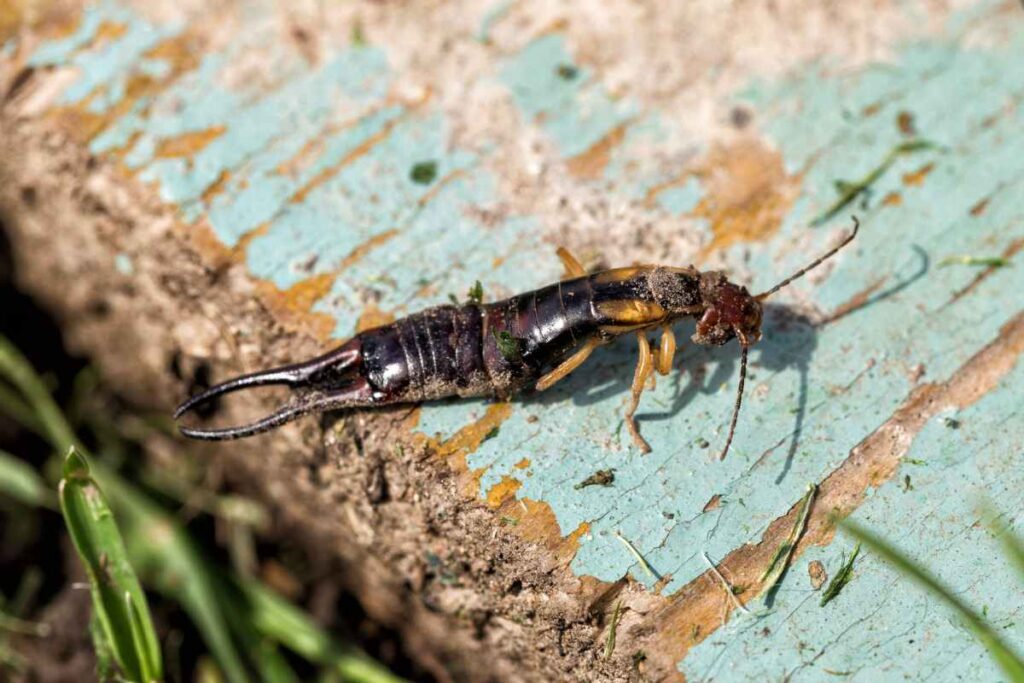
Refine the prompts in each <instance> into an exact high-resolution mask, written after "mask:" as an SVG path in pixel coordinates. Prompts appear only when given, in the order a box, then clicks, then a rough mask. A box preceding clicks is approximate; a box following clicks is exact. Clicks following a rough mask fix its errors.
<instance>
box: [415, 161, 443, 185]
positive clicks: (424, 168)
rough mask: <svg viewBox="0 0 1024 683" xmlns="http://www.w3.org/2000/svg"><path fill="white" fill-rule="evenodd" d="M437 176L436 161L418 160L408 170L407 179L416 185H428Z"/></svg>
mask: <svg viewBox="0 0 1024 683" xmlns="http://www.w3.org/2000/svg"><path fill="white" fill-rule="evenodd" d="M435 178H437V162H436V161H420V162H418V163H416V164H414V165H413V167H412V170H411V171H409V179H410V180H412V181H413V182H414V183H417V184H418V185H429V184H430V183H432V182H434V179H435Z"/></svg>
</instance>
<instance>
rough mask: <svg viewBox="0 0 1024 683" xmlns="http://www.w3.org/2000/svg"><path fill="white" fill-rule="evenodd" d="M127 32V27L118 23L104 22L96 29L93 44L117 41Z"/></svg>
mask: <svg viewBox="0 0 1024 683" xmlns="http://www.w3.org/2000/svg"><path fill="white" fill-rule="evenodd" d="M127 32H128V25H127V24H122V23H121V22H119V21H104V22H102V23H100V25H99V26H98V27H96V34H95V36H94V37H93V43H94V44H95V43H102V42H104V41H108V40H117V39H118V38H120V37H121V36H123V35H124V34H125V33H127Z"/></svg>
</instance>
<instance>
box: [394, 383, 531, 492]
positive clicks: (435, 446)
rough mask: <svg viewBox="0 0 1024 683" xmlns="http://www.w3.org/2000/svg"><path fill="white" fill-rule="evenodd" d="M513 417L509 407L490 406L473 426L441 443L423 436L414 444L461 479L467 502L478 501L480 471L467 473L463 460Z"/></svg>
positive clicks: (414, 437) (415, 437) (493, 404)
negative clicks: (434, 457)
mask: <svg viewBox="0 0 1024 683" xmlns="http://www.w3.org/2000/svg"><path fill="white" fill-rule="evenodd" d="M511 415H512V404H511V403H492V404H491V405H489V406H487V410H486V411H485V412H484V414H483V416H482V417H480V419H478V420H476V421H475V422H472V423H470V424H468V425H466V426H465V427H463V428H462V429H460V430H459V431H457V432H455V434H453V435H452V436H450V437H449V438H447V439H444V440H441V439H438V438H434V437H430V436H427V435H425V434H422V433H417V434H414V435H413V440H414V441H416V442H419V443H421V444H423V445H424V446H425V447H426V448H427V450H429V451H430V452H431V453H433V454H434V455H435V456H436V457H437V458H438V459H439V460H443V461H444V462H446V463H447V464H448V466H449V467H450V468H451V469H452V471H454V472H455V473H456V474H457V475H459V477H460V484H461V485H460V488H461V490H462V492H463V495H465V496H466V497H467V498H470V499H474V500H475V499H478V498H479V497H480V477H481V476H482V475H483V470H477V471H475V472H470V471H469V467H468V466H467V464H466V458H467V457H468V456H469V454H470V453H472V452H474V451H475V450H476V449H477V448H479V447H480V444H482V443H483V442H484V440H485V439H487V435H488V434H490V433H491V431H492V430H494V429H496V428H499V427H501V425H502V423H503V422H505V420H507V419H508V418H509V417H511Z"/></svg>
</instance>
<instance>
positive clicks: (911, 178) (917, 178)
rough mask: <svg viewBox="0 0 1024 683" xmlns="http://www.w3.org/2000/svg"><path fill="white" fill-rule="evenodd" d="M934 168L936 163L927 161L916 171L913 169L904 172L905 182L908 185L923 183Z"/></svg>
mask: <svg viewBox="0 0 1024 683" xmlns="http://www.w3.org/2000/svg"><path fill="white" fill-rule="evenodd" d="M934 168H935V164H934V163H927V164H925V165H924V166H922V167H921V168H919V169H917V170H916V171H913V172H911V173H904V174H903V184H904V185H908V186H911V185H920V184H922V183H923V182H924V179H925V178H927V177H928V174H929V173H931V172H932V169H934Z"/></svg>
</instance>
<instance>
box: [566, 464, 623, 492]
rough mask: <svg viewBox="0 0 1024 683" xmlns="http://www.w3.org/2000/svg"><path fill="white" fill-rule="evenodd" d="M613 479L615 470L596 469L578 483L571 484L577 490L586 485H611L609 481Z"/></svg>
mask: <svg viewBox="0 0 1024 683" xmlns="http://www.w3.org/2000/svg"><path fill="white" fill-rule="evenodd" d="M613 481H615V470H614V469H607V470H598V471H597V472H594V473H593V474H591V475H590V476H589V477H587V478H586V479H584V480H583V481H581V482H580V483H578V484H576V486H573V488H574V489H576V490H577V491H578V490H580V489H582V488H586V487H587V486H611V483H612V482H613Z"/></svg>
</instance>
